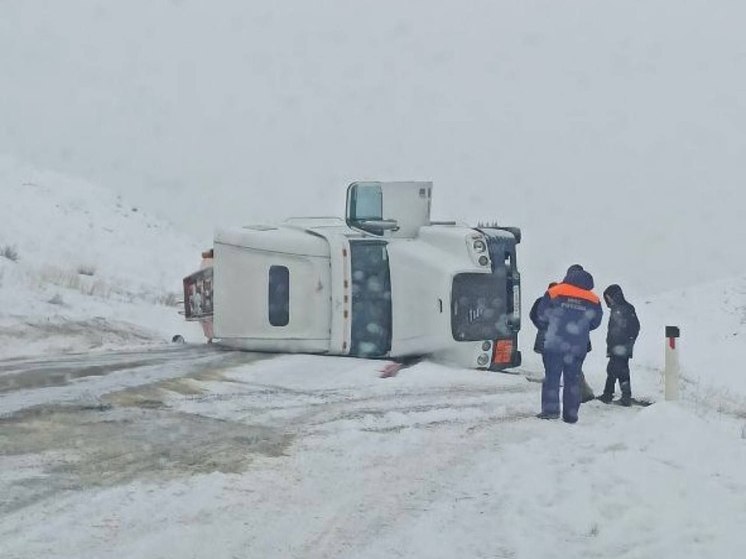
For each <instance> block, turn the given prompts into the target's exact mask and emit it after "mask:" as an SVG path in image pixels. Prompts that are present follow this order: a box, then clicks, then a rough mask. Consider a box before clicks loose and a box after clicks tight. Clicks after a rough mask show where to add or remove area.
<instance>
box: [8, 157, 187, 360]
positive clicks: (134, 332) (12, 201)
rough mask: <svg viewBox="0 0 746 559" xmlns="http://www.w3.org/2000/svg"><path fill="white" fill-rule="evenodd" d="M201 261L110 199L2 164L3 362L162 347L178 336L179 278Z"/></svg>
mask: <svg viewBox="0 0 746 559" xmlns="http://www.w3.org/2000/svg"><path fill="white" fill-rule="evenodd" d="M198 257H199V248H198V246H197V245H196V244H195V243H194V242H193V241H191V240H190V239H188V238H187V237H186V236H184V235H182V234H180V233H178V232H177V231H175V230H174V229H173V228H172V227H171V226H170V225H168V224H166V223H164V222H162V221H160V220H158V219H155V218H153V217H152V216H149V215H148V214H147V213H145V212H143V211H142V210H140V209H139V208H137V207H135V206H132V205H129V204H127V203H126V202H125V201H124V200H123V199H121V198H120V197H118V196H116V195H115V194H114V193H112V192H109V191H107V190H106V189H103V188H101V187H98V186H96V185H93V184H90V183H88V182H85V181H81V180H77V179H72V178H69V177H65V176H61V175H58V174H55V173H51V172H45V171H38V170H35V169H32V168H29V167H26V166H23V165H21V164H19V163H17V162H16V161H14V160H13V159H11V158H9V157H0V340H2V341H3V343H2V344H0V356H9V355H19V354H35V353H40V352H46V353H48V352H58V351H74V350H86V349H90V348H91V347H107V346H109V347H110V346H112V345H113V346H119V345H123V344H124V345H126V344H129V343H142V342H143V341H145V340H151V339H153V338H159V337H162V336H163V335H165V333H166V332H168V331H172V330H173V329H174V328H179V327H180V326H181V321H180V320H179V319H178V314H177V308H176V306H175V305H176V301H177V299H179V298H180V288H181V278H182V277H183V276H184V275H186V274H187V273H189V272H190V271H191V270H192V269H193V268H194V267H196V265H197V262H198ZM96 319H97V320H98V322H97V323H96V322H95V320H96ZM101 321H104V323H105V324H103V325H102V322H101ZM132 323H134V324H135V325H137V326H135V327H133V326H132ZM159 330H161V331H162V332H161V333H159V334H156V332H158V331H159ZM188 331H189V330H188ZM21 340H23V343H20V342H21Z"/></svg>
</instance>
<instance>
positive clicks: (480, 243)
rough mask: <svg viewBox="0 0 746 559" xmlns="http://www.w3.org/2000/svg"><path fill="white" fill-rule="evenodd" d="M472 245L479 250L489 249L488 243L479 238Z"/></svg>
mask: <svg viewBox="0 0 746 559" xmlns="http://www.w3.org/2000/svg"><path fill="white" fill-rule="evenodd" d="M472 246H473V247H474V250H476V251H477V252H484V251H485V250H487V244H486V243H485V242H484V241H483V240H481V239H477V240H476V241H474V244H473V245H472Z"/></svg>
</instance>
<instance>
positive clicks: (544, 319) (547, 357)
mask: <svg viewBox="0 0 746 559" xmlns="http://www.w3.org/2000/svg"><path fill="white" fill-rule="evenodd" d="M592 289H593V276H591V275H590V274H589V273H588V272H587V271H585V270H584V269H582V267H580V266H578V265H575V266H571V267H570V268H569V269H568V270H567V275H566V276H565V279H564V280H563V281H562V283H560V284H558V285H555V286H554V287H552V288H550V289H549V290H547V292H546V293H545V294H544V296H543V297H542V298H541V300H540V301H539V303H538V307H537V310H536V324H537V328H539V329H543V330H545V335H544V345H543V349H542V357H543V360H544V368H545V377H544V383H543V384H542V388H541V413H540V414H538V416H537V417H539V418H541V419H556V418H559V416H560V400H559V388H560V379H561V378H564V390H563V393H562V419H563V420H564V421H565V422H566V423H575V422H576V421H577V420H578V408H579V407H580V399H581V398H580V370H581V367H582V365H583V360H584V359H585V356H586V354H587V351H588V343H589V341H590V331H591V330H595V329H596V328H598V326H599V325H600V324H601V318H602V316H603V308H602V307H601V302H600V300H599V298H598V297H597V296H596V294H595V293H593V291H592Z"/></svg>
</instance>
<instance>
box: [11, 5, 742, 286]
mask: <svg viewBox="0 0 746 559" xmlns="http://www.w3.org/2000/svg"><path fill="white" fill-rule="evenodd" d="M744 21H746V4H744V3H743V2H741V1H737V0H734V1H728V0H719V1H718V2H706V1H704V0H702V1H688V0H659V1H650V0H645V1H631V0H628V1H617V2H608V1H606V2H601V1H591V0H577V1H557V0H545V1H538V0H537V1H526V0H515V1H512V2H508V1H502V0H500V1H497V0H483V1H469V2H463V1H453V2H448V1H445V0H411V1H408V2H401V1H390V0H376V1H359V2H356V1H344V0H325V1H314V2H307V1H302V0H297V1H285V2H274V1H270V0H266V1H264V0H253V1H252V2H245V1H243V0H222V1H221V2H213V1H208V0H201V1H197V0H180V1H177V0H173V1H163V0H128V1H127V2H118V3H113V2H104V1H94V0H66V1H65V2H56V1H51V0H50V1H42V0H0V100H1V101H0V153H9V154H12V155H14V156H16V157H18V158H20V159H22V160H25V161H29V162H31V163H33V164H35V165H37V166H39V167H44V168H52V169H57V170H61V171H65V172H67V173H71V174H75V175H79V176H83V177H86V178H88V179H91V180H94V181H97V182H100V183H102V184H105V185H107V186H110V187H113V188H115V189H118V190H120V191H121V192H123V193H126V194H127V196H128V197H129V199H130V200H132V201H133V202H134V203H136V204H139V205H143V206H146V207H147V208H149V209H151V210H154V211H157V212H159V213H161V214H162V215H164V216H166V217H168V218H170V219H171V220H172V221H174V222H176V223H177V224H178V225H181V226H182V227H183V228H185V229H187V230H188V231H190V232H191V233H192V234H193V235H195V236H197V237H198V238H199V239H203V240H204V242H205V244H209V242H210V237H211V231H212V228H213V227H214V226H215V225H216V224H218V223H222V224H232V223H245V222H251V221H257V220H259V221H262V220H269V219H275V218H281V217H286V216H288V215H309V214H320V215H329V214H341V213H342V211H343V198H344V189H345V186H346V184H347V183H348V182H350V181H352V180H356V179H431V180H434V181H435V183H436V190H435V200H434V213H435V215H434V217H436V218H439V219H447V218H456V219H465V220H469V221H473V222H475V221H476V220H478V219H489V220H493V219H499V220H500V221H502V222H504V223H506V224H510V225H518V226H520V227H522V228H523V230H524V237H525V241H524V245H523V252H522V259H523V271H524V278H525V281H526V285H527V288H528V291H529V293H528V295H529V297H528V299H530V295H531V294H532V293H533V292H534V291H537V290H538V289H540V287H543V286H544V284H545V283H546V282H547V281H549V280H550V279H555V277H556V276H557V275H560V274H561V273H562V272H563V271H564V269H565V268H566V267H567V265H568V264H571V263H573V262H580V263H583V264H585V265H586V267H587V268H589V269H590V271H591V272H593V273H594V275H595V276H596V279H597V284H599V285H601V287H603V285H604V284H606V283H609V282H611V281H618V282H620V283H622V284H623V285H625V286H629V287H630V288H631V291H632V292H633V293H639V294H644V293H649V292H653V291H657V290H661V289H665V288H666V287H671V286H678V285H686V284H691V283H698V282H701V281H705V280H707V279H714V278H717V277H722V276H727V275H733V274H740V273H744V272H746V249H745V248H744V245H743V242H742V240H741V239H742V238H743V236H744V229H745V228H746V226H744V224H743V221H742V219H741V214H742V212H743V209H742V208H743V206H744V198H745V197H746V195H744V194H742V193H741V188H742V185H743V184H744V182H745V181H744V178H746V167H745V166H744V165H743V154H744V151H745V148H746V91H745V89H746V78H744V76H746V38H745V37H744V33H743V22H744ZM536 294H537V295H538V294H539V293H536Z"/></svg>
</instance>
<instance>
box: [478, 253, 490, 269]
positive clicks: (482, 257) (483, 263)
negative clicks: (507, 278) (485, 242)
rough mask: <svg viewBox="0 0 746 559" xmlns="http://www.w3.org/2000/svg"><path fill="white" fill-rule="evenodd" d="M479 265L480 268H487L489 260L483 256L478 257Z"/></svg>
mask: <svg viewBox="0 0 746 559" xmlns="http://www.w3.org/2000/svg"><path fill="white" fill-rule="evenodd" d="M479 263H480V264H481V265H482V266H487V265H488V264H489V263H490V259H489V258H487V257H486V256H485V255H484V254H483V255H482V256H480V257H479Z"/></svg>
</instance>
